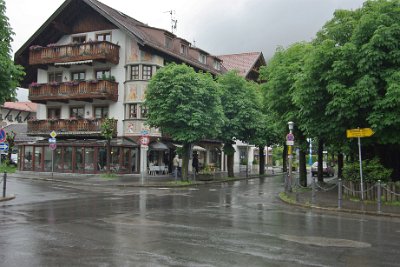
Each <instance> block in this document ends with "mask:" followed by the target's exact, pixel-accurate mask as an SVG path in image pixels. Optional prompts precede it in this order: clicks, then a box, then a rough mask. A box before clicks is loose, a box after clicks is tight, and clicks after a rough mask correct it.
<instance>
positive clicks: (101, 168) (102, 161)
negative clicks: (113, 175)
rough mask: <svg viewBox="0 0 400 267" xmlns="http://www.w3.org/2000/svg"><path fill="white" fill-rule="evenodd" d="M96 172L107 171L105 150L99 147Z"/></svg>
mask: <svg viewBox="0 0 400 267" xmlns="http://www.w3.org/2000/svg"><path fill="white" fill-rule="evenodd" d="M98 162H99V164H98V166H97V168H98V170H99V171H100V172H105V171H106V170H107V148H105V147H100V148H99V155H98Z"/></svg>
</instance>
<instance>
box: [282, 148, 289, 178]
mask: <svg viewBox="0 0 400 267" xmlns="http://www.w3.org/2000/svg"><path fill="white" fill-rule="evenodd" d="M287 149H288V148H287V145H286V144H284V145H283V151H282V165H283V166H282V171H283V172H287V152H288V151H287Z"/></svg>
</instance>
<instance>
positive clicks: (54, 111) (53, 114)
mask: <svg viewBox="0 0 400 267" xmlns="http://www.w3.org/2000/svg"><path fill="white" fill-rule="evenodd" d="M60 115H61V109H59V108H48V109H47V118H48V119H59V118H60Z"/></svg>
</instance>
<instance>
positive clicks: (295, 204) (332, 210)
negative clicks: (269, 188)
mask: <svg viewBox="0 0 400 267" xmlns="http://www.w3.org/2000/svg"><path fill="white" fill-rule="evenodd" d="M281 193H285V192H281ZM278 198H279V199H280V200H281V201H282V202H283V203H285V204H288V205H292V206H297V207H300V208H304V209H316V210H324V211H331V212H337V213H339V212H342V213H352V214H354V213H356V214H361V215H370V216H378V217H379V216H382V217H390V218H400V214H396V213H386V212H372V211H361V210H355V209H339V208H328V207H322V206H316V205H307V204H303V203H299V202H296V200H293V201H294V202H291V201H287V200H285V199H283V198H281V196H280V195H279V194H278Z"/></svg>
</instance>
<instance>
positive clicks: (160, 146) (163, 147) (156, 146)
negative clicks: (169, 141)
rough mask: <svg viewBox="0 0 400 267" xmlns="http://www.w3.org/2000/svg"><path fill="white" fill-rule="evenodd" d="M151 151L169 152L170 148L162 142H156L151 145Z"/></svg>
mask: <svg viewBox="0 0 400 267" xmlns="http://www.w3.org/2000/svg"><path fill="white" fill-rule="evenodd" d="M149 148H150V149H151V150H169V147H168V146H167V145H166V144H164V143H162V142H154V143H151V144H150V145H149Z"/></svg>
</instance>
